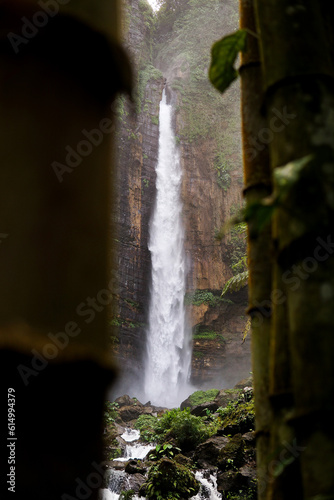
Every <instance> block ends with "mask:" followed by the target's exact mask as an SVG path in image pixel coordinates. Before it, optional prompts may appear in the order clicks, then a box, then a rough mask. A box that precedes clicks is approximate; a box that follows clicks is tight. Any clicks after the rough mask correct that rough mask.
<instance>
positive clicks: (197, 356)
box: [193, 351, 204, 359]
mask: <svg viewBox="0 0 334 500" xmlns="http://www.w3.org/2000/svg"><path fill="white" fill-rule="evenodd" d="M193 357H194V358H195V359H202V358H204V354H203V353H202V352H201V351H193Z"/></svg>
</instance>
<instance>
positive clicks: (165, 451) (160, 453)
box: [148, 443, 181, 460]
mask: <svg viewBox="0 0 334 500" xmlns="http://www.w3.org/2000/svg"><path fill="white" fill-rule="evenodd" d="M180 451H181V450H180V448H177V447H176V446H173V445H172V444H170V443H165V444H157V445H156V447H155V450H154V452H153V453H152V452H151V453H150V454H149V457H148V458H149V459H150V460H160V458H163V457H165V458H170V459H172V458H173V457H174V455H175V454H178V453H180Z"/></svg>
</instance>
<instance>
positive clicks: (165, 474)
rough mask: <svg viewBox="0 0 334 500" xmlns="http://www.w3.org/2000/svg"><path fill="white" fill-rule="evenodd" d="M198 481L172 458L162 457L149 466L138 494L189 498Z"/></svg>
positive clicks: (198, 485) (192, 494) (194, 493)
mask: <svg viewBox="0 0 334 500" xmlns="http://www.w3.org/2000/svg"><path fill="white" fill-rule="evenodd" d="M199 488H200V483H199V482H198V481H197V480H196V479H195V477H194V475H193V474H192V472H191V471H190V470H189V469H188V468H187V467H185V466H184V465H181V464H178V463H177V462H175V461H174V460H170V459H168V458H162V459H161V460H159V461H158V462H157V463H156V464H155V465H154V466H153V467H151V469H150V471H149V474H148V479H147V481H146V482H145V483H144V484H143V486H142V487H141V488H140V491H139V494H140V496H145V497H146V498H147V499H156V498H161V499H170V500H172V499H173V500H176V499H178V498H179V499H181V498H185V499H186V498H190V497H192V496H194V495H196V494H197V493H198V491H199Z"/></svg>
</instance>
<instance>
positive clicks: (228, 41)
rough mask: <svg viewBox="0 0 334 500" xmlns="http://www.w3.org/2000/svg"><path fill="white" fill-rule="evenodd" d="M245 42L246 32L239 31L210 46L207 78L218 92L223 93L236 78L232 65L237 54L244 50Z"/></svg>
mask: <svg viewBox="0 0 334 500" xmlns="http://www.w3.org/2000/svg"><path fill="white" fill-rule="evenodd" d="M246 40H247V33H246V31H245V30H239V31H236V32H235V33H233V34H232V35H228V36H225V37H224V38H222V39H221V40H219V41H218V42H216V43H215V44H214V45H213V46H212V50H211V66H210V70H209V77H210V81H211V83H212V85H214V87H215V88H216V89H217V90H219V91H220V92H225V90H226V89H227V88H228V87H229V86H230V85H231V83H232V82H233V81H234V80H236V78H237V77H238V72H237V71H236V69H235V68H234V63H235V60H236V58H237V56H238V54H239V52H240V51H244V50H245V48H246Z"/></svg>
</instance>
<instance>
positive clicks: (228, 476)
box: [217, 470, 249, 498]
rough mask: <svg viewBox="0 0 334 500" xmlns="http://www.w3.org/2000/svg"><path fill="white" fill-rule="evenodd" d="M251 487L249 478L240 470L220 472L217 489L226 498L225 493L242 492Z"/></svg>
mask: <svg viewBox="0 0 334 500" xmlns="http://www.w3.org/2000/svg"><path fill="white" fill-rule="evenodd" d="M248 487H249V478H248V477H246V476H244V475H243V474H242V473H240V472H239V471H231V470H229V471H227V472H218V474H217V490H218V491H219V493H221V494H222V495H223V498H225V493H230V494H233V493H240V491H244V490H247V489H248Z"/></svg>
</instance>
